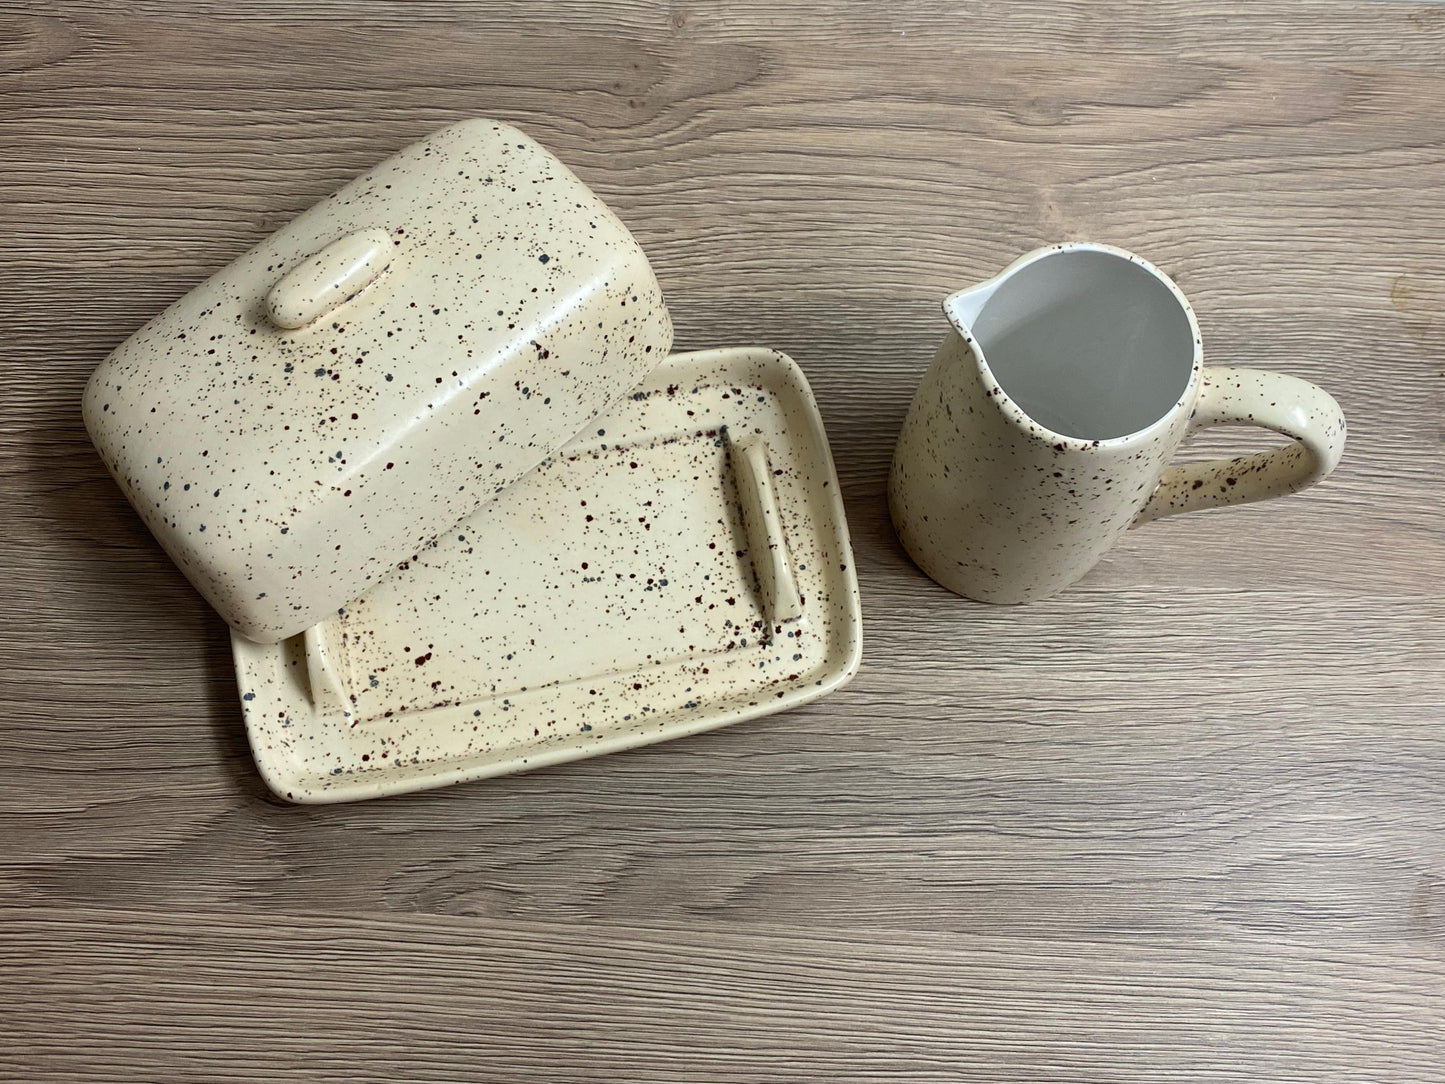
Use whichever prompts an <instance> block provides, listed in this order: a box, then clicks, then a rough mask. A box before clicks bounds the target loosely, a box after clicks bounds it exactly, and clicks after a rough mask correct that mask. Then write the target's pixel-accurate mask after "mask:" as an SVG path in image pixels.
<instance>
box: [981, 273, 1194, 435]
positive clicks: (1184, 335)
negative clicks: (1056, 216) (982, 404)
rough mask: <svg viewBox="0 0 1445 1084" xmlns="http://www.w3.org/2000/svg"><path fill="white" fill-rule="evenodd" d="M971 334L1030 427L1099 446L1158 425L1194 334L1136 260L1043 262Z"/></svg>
mask: <svg viewBox="0 0 1445 1084" xmlns="http://www.w3.org/2000/svg"><path fill="white" fill-rule="evenodd" d="M971 331H972V333H973V336H974V340H975V342H976V343H977V345H978V347H979V349H980V350H981V351H982V353H983V357H984V360H985V362H986V363H987V364H988V367H989V369H990V370H992V372H993V375H994V378H995V379H996V380H997V381H998V382H999V385H1000V386H1001V387H1002V388H1003V390H1004V391H1005V392H1006V393H1007V394H1008V396H1009V398H1011V399H1012V400H1013V401H1014V402H1015V403H1017V404H1018V405H1019V407H1020V408H1021V409H1022V410H1023V411H1024V412H1025V413H1026V414H1028V415H1029V417H1031V418H1032V419H1033V420H1034V421H1036V422H1038V423H1039V424H1040V425H1042V426H1045V427H1046V428H1048V429H1051V430H1053V431H1054V432H1056V433H1060V434H1063V435H1064V436H1069V437H1077V438H1081V439H1084V440H1105V439H1108V438H1110V437H1122V436H1126V435H1128V434H1130V433H1134V432H1138V431H1139V430H1141V429H1145V428H1147V427H1148V426H1149V425H1151V424H1152V423H1154V422H1155V421H1157V420H1159V419H1160V418H1161V417H1163V416H1164V415H1165V414H1167V413H1168V412H1169V410H1170V409H1171V408H1172V407H1173V406H1174V404H1175V403H1177V402H1178V401H1179V398H1180V396H1182V395H1183V394H1184V391H1185V389H1186V388H1187V387H1188V385H1189V376H1190V369H1191V367H1192V364H1193V359H1194V333H1193V329H1192V327H1191V325H1190V321H1189V317H1188V314H1187V312H1186V311H1185V307H1184V305H1183V304H1182V303H1181V301H1180V299H1179V298H1178V296H1177V295H1176V294H1175V292H1174V291H1173V290H1171V289H1170V287H1169V286H1168V285H1167V284H1166V283H1165V282H1164V281H1163V280H1162V279H1161V278H1159V277H1158V276H1156V275H1155V274H1154V273H1152V272H1151V271H1150V270H1148V269H1147V268H1145V267H1142V266H1140V265H1139V264H1137V263H1135V262H1134V261H1132V260H1130V259H1128V258H1126V257H1124V256H1118V255H1115V254H1113V253H1110V252H1102V251H1097V250H1089V249H1075V250H1065V251H1061V252H1055V253H1050V254H1048V255H1046V256H1043V257H1041V258H1040V259H1038V260H1035V261H1034V262H1033V263H1030V264H1027V265H1025V266H1024V267H1022V268H1020V269H1019V270H1018V271H1016V272H1014V273H1013V274H1012V275H1010V276H1009V277H1008V278H1007V279H1005V280H1004V281H1003V282H1002V283H1001V284H1000V285H999V286H998V288H997V289H996V290H995V291H994V293H993V294H992V296H990V297H989V299H988V300H987V301H986V302H984V305H983V308H982V309H981V310H980V311H979V314H978V317H977V318H976V319H975V320H974V322H973V326H972V328H971Z"/></svg>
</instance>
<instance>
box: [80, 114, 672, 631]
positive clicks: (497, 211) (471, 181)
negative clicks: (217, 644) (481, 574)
mask: <svg viewBox="0 0 1445 1084" xmlns="http://www.w3.org/2000/svg"><path fill="white" fill-rule="evenodd" d="M671 340H672V325H671V322H670V320H669V318H668V314H667V310H666V307H665V305H664V304H663V300H662V295H661V291H660V290H659V288H658V285H657V280H656V278H655V277H654V276H653V274H652V271H651V269H650V268H649V267H648V264H647V259H646V257H645V256H644V255H643V253H642V250H641V249H640V247H639V246H638V245H637V242H636V241H635V240H634V239H633V238H632V236H631V235H630V234H629V233H628V232H627V229H626V227H624V226H623V225H622V223H621V222H620V221H618V219H617V218H616V217H615V216H614V215H613V214H612V213H611V212H610V211H609V210H608V209H607V208H606V206H604V205H603V203H602V202H601V201H600V200H599V199H598V198H597V197H596V196H595V195H593V194H592V193H591V192H590V191H589V190H588V189H587V187H586V186H585V185H584V184H582V182H581V181H579V180H578V179H577V178H576V177H575V176H573V175H572V174H571V173H570V172H569V171H568V170H567V169H566V167H564V166H563V165H562V164H561V163H560V162H558V161H557V159H555V158H554V157H552V155H550V154H549V153H548V152H547V151H546V150H544V149H543V148H542V147H540V146H539V145H538V144H536V143H535V142H533V141H532V140H530V139H528V138H527V137H526V136H525V135H523V134H522V133H521V132H519V131H517V130H516V129H515V128H511V127H508V126H507V125H504V124H497V123H494V122H491V121H484V120H474V121H467V122H464V123H461V124H456V125H453V126H452V127H449V128H446V129H444V130H442V131H441V132H438V133H436V134H435V135H433V136H431V137H430V138H428V139H426V140H423V141H422V142H420V143H417V144H415V145H413V146H411V147H409V148H407V149H406V150H404V151H402V152H401V153H400V154H397V155H396V156H395V157H393V158H390V159H388V160H387V161H385V162H383V163H382V164H381V165H379V166H377V167H376V168H375V169H373V170H371V171H370V172H369V173H367V174H366V175H365V176H362V177H360V178H358V179H357V180H355V181H353V182H352V183H351V184H349V185H347V186H346V187H345V188H343V189H342V190H341V191H339V192H337V193H336V194H335V195H333V196H331V197H329V198H328V199H325V200H323V201H322V202H321V203H319V204H317V205H316V206H315V207H313V208H311V209H310V210H309V211H307V212H305V213H304V214H302V215H301V216H300V217H298V218H297V219H296V220H295V221H293V222H292V223H291V224H290V225H288V226H286V227H285V228H283V229H281V230H279V231H277V232H276V233H275V234H273V235H272V236H271V237H269V238H267V239H266V240H265V241H264V242H262V243H261V244H260V245H258V246H257V247H256V248H254V249H252V250H251V251H250V252H248V253H246V254H245V255H244V256H242V257H240V258H239V259H238V260H236V261H235V262H234V263H232V264H231V265H230V266H228V267H226V268H225V269H224V270H222V271H220V272H218V273H217V274H216V275H214V276H213V277H212V278H210V279H209V280H208V281H206V282H205V283H203V284H202V285H201V286H198V287H197V288H196V289H195V290H193V291H191V293H189V294H187V295H186V296H185V297H184V298H182V299H181V300H180V301H178V302H177V303H176V304H174V305H172V306H171V307H170V308H169V309H167V310H166V311H165V312H164V313H162V314H161V315H160V316H158V317H157V318H156V319H154V320H152V321H151V322H150V323H149V324H147V325H146V326H145V327H144V328H142V329H141V330H140V331H139V332H137V333H136V334H135V335H134V336H133V337H132V338H130V339H129V340H127V341H126V342H125V343H124V344H123V345H122V346H121V347H120V348H119V349H117V350H116V351H115V352H114V353H113V354H111V355H110V356H109V357H108V358H107V359H106V360H105V361H104V362H102V363H101V365H100V366H99V368H98V369H97V370H96V372H95V374H94V376H93V377H92V378H91V381H90V384H89V386H88V387H87V389H86V393H85V419H86V425H87V427H88V428H89V430H90V434H91V437H92V439H93V440H94V441H95V444H96V447H97V448H98V449H99V450H100V454H101V457H102V458H103V459H104V461H105V464H106V466H107V467H108V468H109V469H110V471H111V473H112V474H113V475H114V476H115V478H116V480H117V481H118V482H119V483H120V486H121V488H122V489H123V490H124V491H125V493H126V495H127V496H128V497H129V498H130V500H131V502H132V503H133V504H134V505H135V506H136V508H137V510H138V511H139V512H140V514H141V516H142V517H143V518H144V519H145V521H146V523H147V525H148V526H149V527H150V528H151V530H152V531H153V532H154V533H155V535H156V537H157V538H158V539H159V540H160V542H161V544H162V545H163V546H164V547H165V548H166V551H167V552H168V553H169V554H170V555H171V557H172V558H173V559H174V560H175V561H176V563H177V564H178V565H179V566H180V568H181V569H182V570H183V571H184V572H185V574H186V575H187V577H188V578H189V579H190V580H191V582H192V583H194V584H195V585H196V587H197V588H198V589H199V590H200V591H201V593H202V594H203V595H205V596H206V598H207V599H208V600H209V601H210V602H211V604H212V605H213V606H215V607H216V609H217V610H218V611H220V613H221V614H222V616H223V617H225V618H226V620H227V621H228V622H229V623H230V624H231V625H232V627H234V628H235V629H236V630H237V631H239V632H240V633H242V634H243V635H245V636H247V637H250V638H252V639H254V640H257V641H260V642H268V643H269V642H276V641H278V640H281V639H284V638H286V637H288V636H292V635H294V634H296V633H298V632H301V631H303V630H304V629H306V628H307V627H309V626H311V625H313V624H315V623H316V622H317V621H319V620H321V619H322V618H323V617H325V616H326V615H328V614H331V613H334V612H335V610H336V609H337V608H338V607H339V606H341V605H342V604H344V603H346V602H347V601H349V600H350V599H352V598H354V597H356V596H358V595H359V594H361V593H362V592H363V591H364V590H365V589H366V587H367V586H368V584H369V583H370V582H372V581H374V580H376V579H378V578H380V577H382V576H384V575H386V573H387V572H388V571H390V570H391V569H392V568H393V567H395V566H396V565H398V564H399V563H401V562H402V561H403V560H404V559H405V558H406V557H407V556H408V555H410V554H412V553H414V552H415V551H416V550H417V548H418V547H419V546H424V545H426V544H427V542H428V541H429V540H430V539H432V538H433V537H434V536H436V535H437V534H438V532H440V531H442V530H445V529H446V528H448V527H450V526H451V525H452V524H453V523H455V522H456V521H457V520H459V519H461V518H462V517H463V516H465V515H467V514H469V513H470V512H472V511H473V510H475V509H476V508H477V507H478V506H479V505H481V504H482V503H484V502H485V501H487V500H489V499H490V498H491V497H492V496H493V495H495V494H496V493H498V492H500V491H501V490H502V489H504V488H505V487H506V486H508V485H509V484H510V483H512V482H513V481H515V480H516V479H517V478H519V477H521V476H522V475H523V474H525V473H526V472H527V471H529V470H530V469H531V468H532V467H534V466H536V465H537V464H538V463H539V462H541V461H542V460H543V459H545V458H546V457H547V456H548V455H550V454H551V453H552V452H554V451H555V450H557V449H558V448H559V447H560V446H561V445H562V444H563V443H564V442H565V441H566V440H567V439H568V438H570V437H571V436H573V435H574V434H575V433H577V432H578V431H579V430H580V429H581V428H582V426H583V425H585V424H586V423H587V421H588V420H589V419H590V418H592V417H593V416H594V415H595V414H596V413H597V412H598V411H600V410H601V409H603V408H604V407H605V406H606V405H607V404H608V403H609V402H610V401H611V400H613V399H614V398H615V397H616V396H617V395H619V394H620V393H622V392H624V391H626V390H628V389H630V388H631V387H633V386H634V385H636V384H637V383H638V382H639V381H640V380H641V379H642V377H643V376H644V375H645V374H646V373H647V371H648V370H649V369H650V368H651V367H652V366H653V365H654V364H655V363H656V362H658V361H661V360H662V359H663V357H665V356H666V354H667V351H668V348H669V346H670V345H671Z"/></svg>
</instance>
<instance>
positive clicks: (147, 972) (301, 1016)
mask: <svg viewBox="0 0 1445 1084" xmlns="http://www.w3.org/2000/svg"><path fill="white" fill-rule="evenodd" d="M276 917H277V918H278V919H280V920H281V921H270V920H258V919H255V918H252V917H248V916H245V915H241V914H238V913H235V912H212V913H206V912H191V911H181V912H178V913H176V914H173V915H168V916H154V915H150V914H144V913H135V912H124V911H105V910H100V911H97V910H82V911H77V912H75V913H74V914H73V915H71V916H63V915H58V914H56V913H54V912H48V911H38V912H37V911H10V912H7V913H6V914H5V923H4V931H5V932H4V935H3V938H0V954H3V955H0V960H3V962H4V963H5V966H6V969H7V973H8V974H9V975H10V976H11V981H12V983H14V984H17V985H18V986H19V988H20V989H23V990H24V991H25V992H26V994H27V995H29V996H27V997H26V998H24V999H23V1000H20V999H17V1005H16V1007H15V1009H14V1010H12V1011H10V1012H7V1014H6V1017H5V1019H4V1023H3V1025H0V1026H3V1027H4V1028H5V1029H6V1030H9V1031H10V1032H11V1034H12V1035H14V1036H15V1037H16V1038H22V1039H23V1045H21V1044H19V1043H12V1044H6V1045H5V1046H0V1072H3V1071H5V1070H6V1069H8V1070H9V1071H10V1072H12V1073H15V1074H17V1075H20V1074H23V1075H24V1078H25V1079H28V1080H33V1081H37V1082H39V1081H79V1080H93V1079H95V1078H96V1074H103V1075H104V1077H105V1078H106V1079H108V1080H115V1081H132V1080H135V1081H140V1080H152V1079H156V1078H157V1077H158V1076H159V1077H162V1078H164V1079H166V1080H174V1081H190V1080H222V1079H224V1080H231V1079H237V1080H254V1079H258V1078H262V1077H264V1078H265V1079H268V1080H306V1081H311V1082H317V1084H321V1082H326V1081H347V1082H354V1081H370V1080H395V1079H407V1080H454V1081H455V1080H477V1081H485V1080H508V1081H510V1080H517V1079H534V1080H569V1081H590V1080H616V1079H620V1078H624V1079H628V1080H639V1081H643V1080H646V1081H651V1080H671V1081H676V1080H685V1081H703V1080H716V1079H721V1078H727V1079H746V1080H754V1081H785V1080H802V1079H819V1078H826V1079H830V1080H839V1081H854V1080H857V1081H866V1080H875V1081H876V1080H896V1079H899V1078H902V1079H907V1080H910V1081H957V1080H987V1081H993V1082H998V1081H1012V1080H1028V1081H1066V1080H1067V1081H1104V1080H1117V1079H1119V1078H1120V1077H1127V1078H1128V1079H1134V1080H1148V1081H1173V1080H1220V1081H1227V1080H1250V1081H1253V1080H1260V1079H1269V1080H1279V1081H1317V1080H1322V1079H1345V1074H1339V1073H1338V1070H1339V1068H1340V1067H1341V1066H1342V1065H1348V1066H1349V1074H1348V1075H1349V1076H1350V1077H1352V1078H1355V1079H1360V1078H1364V1079H1381V1080H1386V1079H1388V1080H1405V1079H1422V1078H1421V1077H1420V1076H1418V1075H1417V1073H1418V1071H1419V1070H1420V1068H1421V1067H1422V1066H1424V1065H1426V1064H1427V1063H1428V1061H1429V1060H1430V1059H1431V1058H1432V1057H1433V1055H1434V1052H1435V1037H1434V1035H1432V1031H1434V1029H1435V1025H1436V1024H1437V1023H1438V1020H1439V1015H1440V1013H1441V1011H1442V1010H1445V1001H1442V997H1441V988H1442V987H1441V982H1442V980H1445V963H1442V962H1441V961H1438V960H1435V961H1422V960H1419V959H1416V958H1412V957H1409V956H1407V955H1403V954H1396V953H1388V952H1378V951H1377V952H1371V953H1369V954H1362V953H1359V952H1355V951H1351V950H1349V949H1342V948H1338V947H1334V946H1320V945H1317V944H1314V943H1310V942H1285V943H1280V942H1278V941H1274V940H1265V939H1259V938H1235V939H1219V940H1212V941H1208V942H1204V943H1197V942H1196V943H1191V944H1177V943H1175V944H1171V943H1158V944H1147V945H1140V944H1133V943H1130V942H1128V941H1123V940H1117V939H1100V940H1092V941H1090V940H1081V941H1071V942H1068V943H1065V944H1060V943H1055V942H1051V941H1049V940H1047V939H1042V940H1029V941H1018V940H1011V939H1007V938H988V937H965V938H957V937H938V936H933V935H927V934H921V935H913V936H910V937H908V938H906V939H900V938H890V937H887V936H886V935H884V936H870V935H868V934H861V935H860V934H855V933H847V932H842V933H839V934H838V935H836V936H830V937H820V936H818V935H816V934H814V933H811V932H808V931H799V930H789V929H787V928H785V927H784V928H780V929H778V930H776V931H760V932H757V933H747V934H737V933H731V934H726V935H719V934H714V933H708V932H703V931H695V932H682V931H675V930H668V931H655V930H650V929H647V928H645V927H615V926H602V927H595V926H585V925H558V924H547V925H537V924H526V923H494V922H486V923H463V922H458V921H453V920H430V921H424V922H419V921H409V922H406V923H400V922H396V921H394V920H388V919H377V918H363V917H350V918H346V919H342V920H334V919H328V918H318V917H313V916H308V915H294V914H290V915H278V916H276ZM316 975H324V976H325V977H326V983H327V987H328V989H327V990H325V991H321V990H318V989H317V988H316V986H315V985H314V984H313V981H312V976H316ZM1061 988H1067V989H1068V991H1069V997H1068V998H1067V1000H1061V999H1060V998H1059V997H1058V991H1059V989H1061ZM1424 991H1428V992H1424ZM1422 992H1424V993H1423V995H1422ZM158 1025H159V1026H158Z"/></svg>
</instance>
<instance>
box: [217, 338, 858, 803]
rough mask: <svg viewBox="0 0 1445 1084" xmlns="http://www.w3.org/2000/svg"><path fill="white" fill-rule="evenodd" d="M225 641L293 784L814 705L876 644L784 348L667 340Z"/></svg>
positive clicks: (815, 427) (427, 780) (255, 735)
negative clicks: (520, 456)
mask: <svg viewBox="0 0 1445 1084" xmlns="http://www.w3.org/2000/svg"><path fill="white" fill-rule="evenodd" d="M232 644H233V647H234V650H235V658H236V676H237V681H238V684H239V685H240V688H241V691H242V700H243V703H244V707H245V714H246V729H247V733H248V734H249V736H250V739H251V749H252V752H253V753H254V754H255V757H256V764H257V766H258V767H259V768H260V770H261V774H262V775H263V776H264V777H265V779H266V782H267V784H268V785H269V786H270V787H271V789H272V790H273V791H275V793H276V794H278V795H279V796H281V797H283V798H285V799H287V800H289V801H293V802H308V803H309V802H344V801H352V800H355V799H360V798H372V797H377V796H380V795H385V794H397V793H401V792H403V791H411V790H419V789H422V788H425V787H437V786H442V785H445V784H448V783H455V782H460V781H461V780H465V779H477V778H481V777H484V776H492V775H500V774H503V773H506V772H515V771H522V770H526V769H530V768H538V767H542V766H543V765H547V764H556V763H559V762H561V761H566V760H575V759H577V758H579V757H588V756H595V755H597V754H598V753H606V752H612V751H615V750H619V749H626V748H630V747H632V746H637V745H645V744H648V743H650V742H656V741H662V740H664V739H667V738H674V737H678V736H681V735H684V734H693V733H697V732H699V731H703V730H709V729H712V728H714V727H719V726H723V725H726V724H728V723H733V722H737V721H738V720H740V719H747V718H752V717H754V716H760V715H767V714H770V713H772V712H776V711H782V710H784V709H787V708H792V707H796V706H798V705H800V704H803V703H806V702H807V701H809V700H812V699H814V698H815V697H819V696H822V695H823V694H825V693H827V692H829V691H831V690H833V689H835V688H837V687H838V686H839V685H841V684H842V683H844V682H845V681H847V680H848V679H849V678H850V677H851V676H852V675H853V672H854V670H855V669H856V668H857V666H858V660H859V656H860V652H861V650H862V619H861V616H860V610H859V603H858V584H857V580H856V579H855V577H854V572H853V558H852V554H851V553H850V551H849V547H848V528H847V524H846V522H845V520H844V517H843V503H842V500H841V497H840V495H839V493H838V479H837V476H836V475H835V474H834V472H833V461H832V456H831V454H830V452H829V449H828V440H827V437H826V435H825V434H824V432H823V423H822V420H821V418H820V417H819V416H818V410H817V406H816V404H815V403H814V401H813V395H812V392H811V391H810V390H809V388H808V383H807V381H806V380H805V379H804V377H803V374H802V372H801V371H800V370H799V369H798V367H797V366H796V365H795V364H794V363H793V361H792V359H790V358H788V357H786V356H785V355H783V354H779V353H777V352H775V351H772V350H762V349H727V350H708V351H703V352H700V353H696V354H680V355H675V356H673V357H671V358H668V359H667V360H666V361H665V362H663V364H662V365H660V366H659V367H658V368H657V369H655V370H654V371H653V372H652V373H651V374H650V375H649V376H648V378H647V379H646V380H645V381H644V382H643V384H642V385H641V386H640V387H638V388H636V389H635V390H633V391H632V392H631V393H630V394H628V395H626V396H623V397H622V399H621V400H620V401H619V402H618V403H616V404H615V405H614V406H613V407H612V409H611V410H609V411H608V412H607V413H605V414H603V415H600V416H599V417H598V418H597V419H596V420H595V422H594V423H593V424H592V425H589V426H588V427H587V429H586V430H585V431H584V432H582V433H580V434H578V436H577V437H576V438H575V439H573V440H572V441H571V442H570V443H569V444H567V445H566V446H565V447H564V448H563V449H562V450H561V451H560V452H559V453H558V454H557V455H555V456H553V457H552V458H551V459H549V460H547V462H545V463H543V464H542V465H541V466H540V467H538V468H537V469H536V470H534V471H532V472H531V473H530V474H528V475H527V476H526V477H525V478H523V479H521V480H520V481H519V482H517V483H516V484H515V485H513V486H510V487H509V488H508V490H507V492H506V494H505V495H504V496H502V497H501V498H499V499H498V500H495V501H491V502H489V503H488V504H486V505H484V506H482V507H481V508H479V509H477V511H476V512H474V513H473V514H472V515H471V516H469V517H467V518H466V519H465V520H463V521H462V522H461V523H458V524H457V525H456V526H455V527H454V528H452V529H451V530H449V531H447V532H445V534H444V535H443V536H442V537H440V538H438V539H436V540H435V542H433V543H431V544H429V545H427V546H425V547H422V548H419V549H418V550H417V551H416V552H415V553H412V554H408V556H407V559H406V560H405V561H404V562H402V565H401V567H399V568H397V569H396V570H395V571H394V572H393V573H392V574H391V575H389V576H388V577H386V579H384V580H382V581H381V582H379V583H377V584H376V585H375V586H373V587H372V589H371V590H370V591H368V592H367V593H366V594H364V595H363V596H361V598H359V599H356V600H355V601H353V602H349V603H347V605H346V606H344V607H342V608H341V610H340V612H338V613H336V614H334V615H333V616H332V617H330V618H329V619H328V620H326V621H324V622H322V623H321V624H319V625H317V626H315V627H313V628H310V629H307V630H306V632H305V633H303V634H302V635H300V636H296V637H294V638H292V639H291V640H288V641H286V642H284V643H281V644H274V645H272V644H256V643H253V642H251V641H249V640H246V639H244V638H243V637H240V636H234V637H233V638H232Z"/></svg>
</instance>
